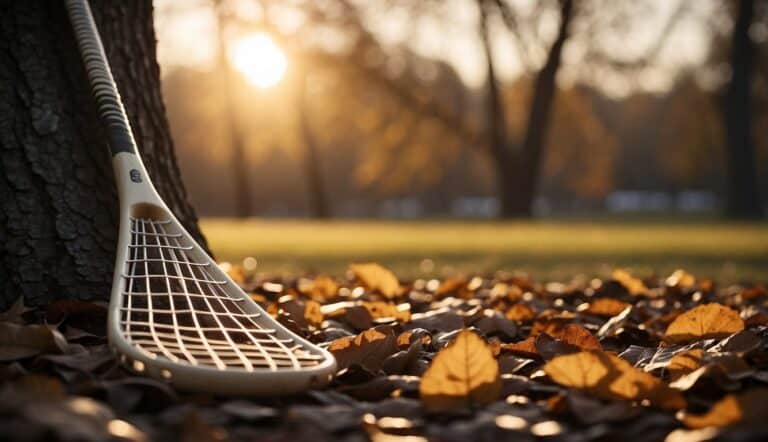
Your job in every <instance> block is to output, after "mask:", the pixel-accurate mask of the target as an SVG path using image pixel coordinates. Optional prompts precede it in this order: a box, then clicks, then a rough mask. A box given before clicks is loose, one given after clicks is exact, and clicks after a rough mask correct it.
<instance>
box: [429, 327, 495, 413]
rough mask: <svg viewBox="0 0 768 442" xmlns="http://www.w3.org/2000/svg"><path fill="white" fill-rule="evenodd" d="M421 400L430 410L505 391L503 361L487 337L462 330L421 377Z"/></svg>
mask: <svg viewBox="0 0 768 442" xmlns="http://www.w3.org/2000/svg"><path fill="white" fill-rule="evenodd" d="M419 393H420V395H421V401H422V403H423V404H424V406H425V407H426V408H427V409H428V410H430V411H441V410H451V409H461V408H470V407H473V406H475V405H483V404H488V403H491V402H493V401H495V400H496V399H497V398H498V397H499V394H501V381H500V378H499V363H498V361H496V359H495V358H494V357H493V350H492V349H491V346H490V345H488V343H487V342H485V340H483V339H482V338H481V337H480V336H478V335H477V334H475V333H474V332H471V331H469V330H466V329H465V330H462V331H461V333H459V334H458V336H457V337H456V340H455V341H453V343H451V344H450V345H448V347H446V348H444V349H442V350H440V352H439V353H438V354H437V356H435V358H434V359H433V360H432V364H430V366H429V368H428V369H427V371H426V372H425V373H424V375H423V376H422V378H421V385H420V387H419Z"/></svg>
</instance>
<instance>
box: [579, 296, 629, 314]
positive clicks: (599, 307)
mask: <svg viewBox="0 0 768 442" xmlns="http://www.w3.org/2000/svg"><path fill="white" fill-rule="evenodd" d="M627 307H629V303H627V302H624V301H619V300H618V299H613V298H599V299H595V300H594V301H592V302H590V303H589V308H587V310H586V312H587V313H589V314H591V315H596V316H605V317H608V318H610V317H613V316H616V315H618V314H619V313H621V312H623V311H624V309H625V308H627Z"/></svg>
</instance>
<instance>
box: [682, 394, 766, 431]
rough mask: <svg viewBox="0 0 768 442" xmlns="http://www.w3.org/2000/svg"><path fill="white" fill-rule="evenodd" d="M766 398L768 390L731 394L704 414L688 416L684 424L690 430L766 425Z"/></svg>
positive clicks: (685, 417) (684, 418)
mask: <svg viewBox="0 0 768 442" xmlns="http://www.w3.org/2000/svg"><path fill="white" fill-rule="evenodd" d="M766 397H768V388H757V389H754V390H750V391H747V392H745V393H742V394H739V395H735V394H729V395H726V396H725V397H723V398H722V399H721V400H719V401H718V402H716V403H715V405H713V406H712V408H710V409H709V411H708V412H706V413H704V414H701V415H696V414H686V415H685V416H684V417H683V423H684V424H685V426H687V427H689V428H704V427H727V426H729V425H733V424H736V423H749V424H760V425H764V424H765V421H766V419H768V407H766V406H765V398H766Z"/></svg>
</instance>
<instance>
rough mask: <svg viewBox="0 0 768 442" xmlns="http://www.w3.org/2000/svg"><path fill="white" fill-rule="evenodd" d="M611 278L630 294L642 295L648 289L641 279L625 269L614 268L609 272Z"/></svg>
mask: <svg viewBox="0 0 768 442" xmlns="http://www.w3.org/2000/svg"><path fill="white" fill-rule="evenodd" d="M611 278H613V280H614V281H616V282H618V283H619V284H621V285H622V286H624V288H625V289H627V292H629V294H630V295H635V296H637V295H642V294H644V293H646V292H647V291H648V287H646V286H645V283H644V282H643V281H642V280H641V279H638V278H635V277H634V276H632V275H631V274H630V273H629V272H628V271H626V270H623V269H616V270H614V271H613V273H612V274H611Z"/></svg>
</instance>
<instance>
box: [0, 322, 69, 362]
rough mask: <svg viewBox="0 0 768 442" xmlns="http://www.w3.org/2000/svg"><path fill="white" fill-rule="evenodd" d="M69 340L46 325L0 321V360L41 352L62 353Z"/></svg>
mask: <svg viewBox="0 0 768 442" xmlns="http://www.w3.org/2000/svg"><path fill="white" fill-rule="evenodd" d="M66 349H67V340H66V339H65V338H64V336H62V335H61V333H59V332H58V331H57V330H54V329H51V328H48V327H46V326H44V325H19V324H13V323H10V322H0V361H15V360H18V359H23V358H28V357H30V356H35V355H38V354H41V353H61V352H63V351H65V350H66Z"/></svg>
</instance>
